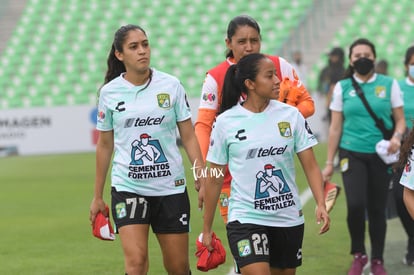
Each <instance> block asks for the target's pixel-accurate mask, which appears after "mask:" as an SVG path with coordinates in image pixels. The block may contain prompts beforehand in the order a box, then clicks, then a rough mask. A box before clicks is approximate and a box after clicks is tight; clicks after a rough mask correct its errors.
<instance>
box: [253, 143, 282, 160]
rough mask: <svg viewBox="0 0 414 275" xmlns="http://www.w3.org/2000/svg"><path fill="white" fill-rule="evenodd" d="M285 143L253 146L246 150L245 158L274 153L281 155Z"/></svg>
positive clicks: (266, 155) (273, 154)
mask: <svg viewBox="0 0 414 275" xmlns="http://www.w3.org/2000/svg"><path fill="white" fill-rule="evenodd" d="M286 148H287V145H285V146H284V147H273V146H271V147H270V148H254V149H250V150H249V151H248V152H247V156H246V159H252V158H256V157H257V158H261V157H268V156H275V155H283V154H284V153H285V151H286Z"/></svg>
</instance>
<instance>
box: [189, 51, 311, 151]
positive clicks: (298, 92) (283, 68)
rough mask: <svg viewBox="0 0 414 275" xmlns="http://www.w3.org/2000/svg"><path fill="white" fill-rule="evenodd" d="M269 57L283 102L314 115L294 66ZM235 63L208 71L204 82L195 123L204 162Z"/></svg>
mask: <svg viewBox="0 0 414 275" xmlns="http://www.w3.org/2000/svg"><path fill="white" fill-rule="evenodd" d="M267 57H268V58H270V59H271V60H272V61H273V63H274V64H275V67H276V74H277V77H278V78H279V79H280V81H281V83H280V96H279V100H280V101H282V102H285V103H287V104H289V105H292V106H296V107H297V108H298V109H299V111H300V112H301V113H302V115H303V116H304V117H305V118H307V117H309V116H311V115H313V113H314V112H315V106H314V102H313V99H312V97H311V96H310V94H309V93H308V91H307V90H306V87H305V86H304V85H303V84H302V83H301V81H300V80H299V78H298V76H297V74H296V72H295V70H294V68H293V67H292V65H290V64H289V63H288V62H287V61H286V60H285V59H283V58H281V57H278V56H270V55H268V56H267ZM233 61H234V60H233ZM233 61H232V60H231V59H227V60H225V61H223V62H222V63H220V64H218V65H217V66H216V67H214V68H213V69H211V70H209V71H208V72H207V76H206V79H205V80H204V84H203V90H202V95H201V100H200V107H199V109H198V115H197V120H196V123H195V133H196V136H197V138H198V142H199V144H200V148H201V152H202V154H203V157H204V159H206V156H207V151H208V147H209V143H210V134H211V129H212V125H213V123H214V120H215V118H216V115H217V113H218V111H219V109H220V102H221V96H222V87H223V82H224V77H225V75H226V72H227V69H228V68H229V67H230V66H231V65H232V64H234V62H233Z"/></svg>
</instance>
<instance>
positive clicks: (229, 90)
mask: <svg viewBox="0 0 414 275" xmlns="http://www.w3.org/2000/svg"><path fill="white" fill-rule="evenodd" d="M265 58H267V57H266V56H265V55H263V54H261V53H252V54H249V55H246V56H244V57H242V58H241V59H240V61H239V62H238V63H237V64H234V65H232V66H230V68H229V69H228V70H227V72H226V76H225V77H224V83H223V89H222V99H221V105H220V112H219V114H221V113H223V112H224V111H226V110H228V109H230V108H231V107H233V106H234V105H236V104H237V103H238V102H239V100H240V97H241V95H242V93H243V92H245V93H247V92H248V90H247V87H246V84H245V81H246V80H247V79H250V80H252V81H255V80H256V76H257V74H258V72H259V62H260V61H261V60H262V59H265Z"/></svg>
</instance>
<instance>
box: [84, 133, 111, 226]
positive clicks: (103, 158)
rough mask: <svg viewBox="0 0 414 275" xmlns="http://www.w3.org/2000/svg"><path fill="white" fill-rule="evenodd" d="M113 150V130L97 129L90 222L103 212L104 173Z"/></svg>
mask: <svg viewBox="0 0 414 275" xmlns="http://www.w3.org/2000/svg"><path fill="white" fill-rule="evenodd" d="M113 150H114V131H113V130H111V131H99V138H98V142H97V144H96V170H95V173H96V174H95V191H94V197H93V200H92V203H91V207H90V216H89V219H90V221H91V222H92V224H93V223H94V222H95V217H96V215H97V214H98V213H99V212H102V213H104V215H105V216H108V213H105V212H106V211H105V202H104V200H103V191H104V186H105V181H106V175H107V174H108V169H109V166H110V163H111V159H112V153H113Z"/></svg>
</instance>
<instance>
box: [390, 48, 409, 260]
mask: <svg viewBox="0 0 414 275" xmlns="http://www.w3.org/2000/svg"><path fill="white" fill-rule="evenodd" d="M404 67H405V71H406V75H407V76H406V77H405V78H404V79H402V80H400V81H399V82H398V84H399V85H400V87H401V90H402V91H403V94H404V96H403V99H404V116H405V120H406V124H407V136H408V129H412V128H413V120H414V46H411V47H409V48H408V49H407V50H406V52H405V58H404ZM405 142H409V141H408V140H407V139H404V143H405ZM406 162H407V161H406V160H405V161H404V163H403V164H404V165H400V166H398V167H396V168H395V173H394V177H393V194H394V200H395V205H396V209H397V213H398V217H399V218H400V221H401V223H402V225H403V228H404V230H405V232H406V234H407V237H408V241H407V253H406V254H405V256H404V258H403V263H404V264H406V265H410V266H414V220H413V219H412V218H411V216H410V214H409V213H408V210H407V207H406V206H405V204H404V199H403V193H404V186H403V185H401V184H399V183H400V178H401V175H402V173H403V170H404V166H405V164H406Z"/></svg>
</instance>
